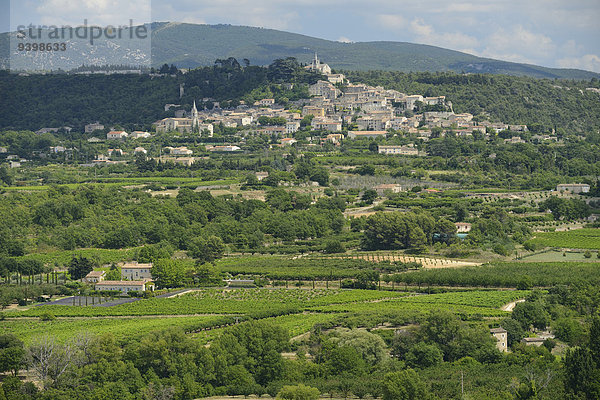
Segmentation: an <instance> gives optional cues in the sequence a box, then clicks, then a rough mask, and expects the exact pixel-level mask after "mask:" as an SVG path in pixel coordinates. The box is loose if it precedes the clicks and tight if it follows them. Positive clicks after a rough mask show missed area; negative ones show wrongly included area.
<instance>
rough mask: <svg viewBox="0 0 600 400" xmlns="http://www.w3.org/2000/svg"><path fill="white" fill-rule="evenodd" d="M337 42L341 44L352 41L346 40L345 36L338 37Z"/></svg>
mask: <svg viewBox="0 0 600 400" xmlns="http://www.w3.org/2000/svg"><path fill="white" fill-rule="evenodd" d="M337 41H338V42H342V43H352V40H350V39H348V38H347V37H346V36H340V37H339V38H338V40H337Z"/></svg>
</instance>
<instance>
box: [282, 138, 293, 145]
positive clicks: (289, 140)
mask: <svg viewBox="0 0 600 400" xmlns="http://www.w3.org/2000/svg"><path fill="white" fill-rule="evenodd" d="M296 142H297V140H296V139H294V138H283V139H281V144H282V145H283V146H291V145H293V144H294V143H296Z"/></svg>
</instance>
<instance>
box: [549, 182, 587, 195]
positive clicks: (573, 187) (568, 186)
mask: <svg viewBox="0 0 600 400" xmlns="http://www.w3.org/2000/svg"><path fill="white" fill-rule="evenodd" d="M556 191H557V192H563V191H569V192H571V193H574V194H579V193H589V192H590V185H588V184H585V183H561V184H560V185H557V186H556Z"/></svg>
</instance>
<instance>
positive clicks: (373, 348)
mask: <svg viewBox="0 0 600 400" xmlns="http://www.w3.org/2000/svg"><path fill="white" fill-rule="evenodd" d="M338 332H339V333H338V335H339V336H338V345H339V346H350V347H352V348H353V349H355V350H356V351H357V352H358V353H359V354H360V356H361V357H362V359H363V360H364V361H365V362H366V363H367V364H368V365H369V366H375V365H377V364H380V363H382V362H383V361H385V360H387V359H388V355H387V349H386V345H385V342H384V341H383V339H382V338H381V336H379V335H376V334H374V333H371V332H367V331H363V330H358V329H340V330H339V331H338Z"/></svg>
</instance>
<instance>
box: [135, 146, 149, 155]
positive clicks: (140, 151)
mask: <svg viewBox="0 0 600 400" xmlns="http://www.w3.org/2000/svg"><path fill="white" fill-rule="evenodd" d="M133 152H134V153H142V154H148V150H146V149H145V148H143V147H136V148H135V149H134V150H133Z"/></svg>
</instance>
